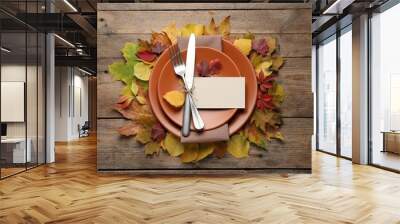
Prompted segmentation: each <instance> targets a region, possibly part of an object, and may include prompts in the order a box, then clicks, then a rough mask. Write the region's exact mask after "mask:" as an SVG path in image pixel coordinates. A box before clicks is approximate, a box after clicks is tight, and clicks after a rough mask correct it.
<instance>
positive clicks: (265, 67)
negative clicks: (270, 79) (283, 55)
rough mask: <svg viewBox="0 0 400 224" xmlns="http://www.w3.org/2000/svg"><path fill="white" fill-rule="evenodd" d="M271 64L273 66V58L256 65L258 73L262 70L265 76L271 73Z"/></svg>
mask: <svg viewBox="0 0 400 224" xmlns="http://www.w3.org/2000/svg"><path fill="white" fill-rule="evenodd" d="M271 66H272V61H271V60H267V61H263V62H261V64H259V65H258V66H257V67H256V73H257V74H258V73H260V72H263V73H264V75H265V76H268V75H270V74H271V72H270V68H271Z"/></svg>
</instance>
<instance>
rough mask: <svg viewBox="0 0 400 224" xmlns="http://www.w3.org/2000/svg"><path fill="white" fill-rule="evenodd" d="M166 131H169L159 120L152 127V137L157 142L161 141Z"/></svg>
mask: <svg viewBox="0 0 400 224" xmlns="http://www.w3.org/2000/svg"><path fill="white" fill-rule="evenodd" d="M166 133H167V131H166V130H165V129H164V127H163V126H162V125H161V124H160V122H157V123H156V124H154V125H153V127H152V128H151V139H152V140H153V141H155V142H161V141H162V140H163V139H164V138H165V136H166Z"/></svg>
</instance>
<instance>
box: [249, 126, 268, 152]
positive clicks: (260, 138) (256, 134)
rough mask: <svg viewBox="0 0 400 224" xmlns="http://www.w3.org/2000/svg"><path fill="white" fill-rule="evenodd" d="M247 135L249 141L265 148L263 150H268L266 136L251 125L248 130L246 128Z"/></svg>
mask: <svg viewBox="0 0 400 224" xmlns="http://www.w3.org/2000/svg"><path fill="white" fill-rule="evenodd" d="M246 135H247V139H248V140H249V141H250V142H251V143H253V144H255V145H257V146H259V147H261V148H263V149H267V141H266V137H265V135H264V134H263V133H262V132H261V131H260V130H259V129H258V128H257V127H255V126H254V125H250V126H249V127H248V128H246Z"/></svg>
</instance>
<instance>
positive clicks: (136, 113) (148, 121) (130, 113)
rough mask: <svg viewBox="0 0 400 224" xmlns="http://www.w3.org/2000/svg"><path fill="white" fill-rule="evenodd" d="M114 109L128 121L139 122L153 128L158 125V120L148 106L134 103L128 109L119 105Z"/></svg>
mask: <svg viewBox="0 0 400 224" xmlns="http://www.w3.org/2000/svg"><path fill="white" fill-rule="evenodd" d="M114 109H115V110H117V111H118V112H119V113H121V115H122V116H123V117H125V118H126V119H129V120H132V121H135V122H138V123H139V124H141V125H144V126H149V127H151V126H153V125H154V124H155V123H156V119H155V117H154V115H153V113H152V112H151V109H150V107H149V106H148V105H140V104H139V103H138V102H136V101H132V103H131V104H130V105H129V107H128V108H121V106H120V105H119V104H116V105H115V106H114Z"/></svg>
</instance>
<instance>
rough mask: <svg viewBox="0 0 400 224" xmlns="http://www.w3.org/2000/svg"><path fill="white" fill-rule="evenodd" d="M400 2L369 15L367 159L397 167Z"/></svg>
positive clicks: (399, 160) (399, 157) (399, 150)
mask: <svg viewBox="0 0 400 224" xmlns="http://www.w3.org/2000/svg"><path fill="white" fill-rule="evenodd" d="M399 21H400V4H397V5H395V6H393V7H391V8H389V9H387V10H383V11H382V12H378V13H376V14H373V15H372V18H371V30H370V35H371V46H370V47H371V52H370V54H371V74H370V88H371V89H370V141H371V145H370V147H371V148H370V163H372V164H373V165H376V166H380V167H384V168H388V169H392V170H396V171H400V100H399V96H400V63H399V59H398V58H399V57H398V52H400V44H399V40H400V30H399V29H398V22H399Z"/></svg>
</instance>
